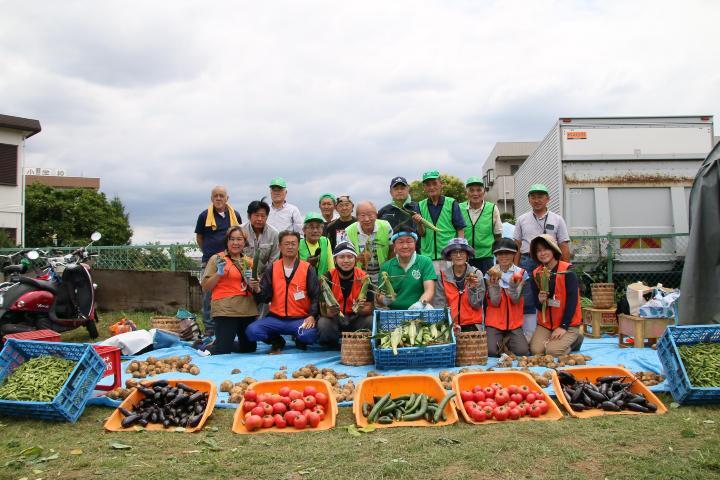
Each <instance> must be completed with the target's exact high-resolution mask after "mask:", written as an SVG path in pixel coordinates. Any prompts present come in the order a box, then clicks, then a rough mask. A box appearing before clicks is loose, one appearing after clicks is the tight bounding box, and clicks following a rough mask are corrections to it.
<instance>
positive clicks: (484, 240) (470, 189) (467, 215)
mask: <svg viewBox="0 0 720 480" xmlns="http://www.w3.org/2000/svg"><path fill="white" fill-rule="evenodd" d="M465 193H466V194H467V198H468V201H467V202H462V203H460V212H461V213H462V215H463V218H464V219H465V238H467V240H468V243H469V244H470V246H471V247H472V248H473V249H474V250H475V255H474V256H472V257H470V260H469V263H470V265H472V266H473V267H476V268H479V269H480V271H481V272H482V273H483V275H484V274H485V272H487V271H488V269H490V267H492V266H493V260H494V259H493V253H492V246H493V243H494V242H495V240H497V239H498V238H500V237H501V236H502V220H501V219H500V211H499V210H498V208H497V205H495V204H493V203H491V202H489V201H487V200H485V184H484V183H483V180H482V178H480V177H469V178H468V179H467V180H466V181H465Z"/></svg>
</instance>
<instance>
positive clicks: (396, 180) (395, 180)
mask: <svg viewBox="0 0 720 480" xmlns="http://www.w3.org/2000/svg"><path fill="white" fill-rule="evenodd" d="M399 183H402V184H403V185H410V184H409V183H408V181H407V180H406V179H405V177H395V178H393V179H392V180H390V188H393V187H394V186H395V185H397V184H399Z"/></svg>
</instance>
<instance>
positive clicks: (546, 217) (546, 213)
mask: <svg viewBox="0 0 720 480" xmlns="http://www.w3.org/2000/svg"><path fill="white" fill-rule="evenodd" d="M549 216H550V211H547V212H545V221H544V222H543V224H542V229H543V234H545V233H547V230H546V229H545V225H547V221H548V217H549ZM533 218H534V219H535V222H536V223H537V224H538V225H540V221H539V220H538V218H537V217H536V216H535V214H534V213H533Z"/></svg>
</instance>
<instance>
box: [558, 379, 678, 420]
mask: <svg viewBox="0 0 720 480" xmlns="http://www.w3.org/2000/svg"><path fill="white" fill-rule="evenodd" d="M563 370H564V371H566V372H568V373H572V374H573V375H575V378H577V379H578V380H587V381H589V382H594V381H595V380H596V379H597V378H598V377H603V376H605V375H622V376H625V377H628V378H627V380H636V378H635V375H633V374H632V372H630V370H627V369H625V368H622V367H569V368H564V369H563ZM552 383H553V389H554V390H555V395H556V396H557V398H558V401H560V403H562V406H563V407H565V410H567V412H568V413H569V414H570V415H571V416H573V417H576V418H590V417H598V416H600V415H656V414H663V413H667V411H668V410H667V407H665V405H663V403H662V402H661V401H660V399H659V398H658V397H657V396H655V394H654V393H652V392H651V391H650V390H649V389H648V388H647V387H646V386H645V385H644V384H643V383H642V382H641V381H640V380H636V381H635V383H633V386H632V387H630V391H631V392H633V393H642V394H643V395H645V398H647V399H648V400H649V401H651V402H652V403H654V404H655V405H657V412H653V413H642V412H633V411H631V410H621V411H619V412H606V411H605V410H602V409H600V408H593V409H591V410H583V411H582V412H576V411H575V410H573V409H572V408H571V407H570V403H568V401H567V399H566V398H565V395H563V393H562V386H561V385H560V379H559V378H558V376H557V373H556V372H553V376H552Z"/></svg>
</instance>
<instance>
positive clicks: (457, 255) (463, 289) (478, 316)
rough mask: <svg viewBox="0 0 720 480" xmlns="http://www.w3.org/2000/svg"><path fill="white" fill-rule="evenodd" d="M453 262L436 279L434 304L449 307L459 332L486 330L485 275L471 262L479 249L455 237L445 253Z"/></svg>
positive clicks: (444, 255) (436, 306) (438, 306)
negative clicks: (483, 328)
mask: <svg viewBox="0 0 720 480" xmlns="http://www.w3.org/2000/svg"><path fill="white" fill-rule="evenodd" d="M442 254H443V258H445V260H449V262H443V263H446V265H443V266H442V268H441V269H440V276H439V277H438V278H437V280H436V286H435V296H434V297H433V302H432V303H433V305H434V306H435V308H444V307H448V308H449V309H450V317H451V318H452V321H453V324H454V325H455V328H456V329H459V330H461V331H463V332H467V331H476V330H480V329H482V320H483V317H482V312H483V311H482V307H483V297H484V296H485V283H484V282H483V281H482V280H481V278H480V276H481V275H482V272H480V270H478V269H477V268H475V267H473V266H471V265H470V264H469V263H468V258H471V257H472V256H473V255H475V250H474V249H473V248H472V247H471V246H470V245H469V244H468V241H467V240H465V239H464V238H453V239H452V240H450V241H449V242H448V244H447V246H446V247H445V248H443V251H442Z"/></svg>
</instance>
